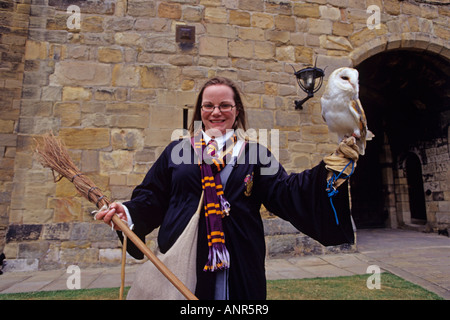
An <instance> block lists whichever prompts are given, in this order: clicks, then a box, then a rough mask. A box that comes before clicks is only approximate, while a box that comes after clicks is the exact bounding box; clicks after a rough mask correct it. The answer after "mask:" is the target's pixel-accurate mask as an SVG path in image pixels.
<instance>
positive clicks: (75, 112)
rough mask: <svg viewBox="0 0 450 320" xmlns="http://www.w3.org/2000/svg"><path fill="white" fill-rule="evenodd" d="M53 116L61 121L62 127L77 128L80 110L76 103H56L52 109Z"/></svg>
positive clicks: (79, 120)
mask: <svg viewBox="0 0 450 320" xmlns="http://www.w3.org/2000/svg"><path fill="white" fill-rule="evenodd" d="M53 115H54V116H56V117H59V118H60V119H61V126H62V127H73V126H79V125H80V122H81V110H80V105H79V104H78V103H58V104H56V105H55V107H54V112H53Z"/></svg>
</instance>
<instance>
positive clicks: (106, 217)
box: [95, 202, 128, 230]
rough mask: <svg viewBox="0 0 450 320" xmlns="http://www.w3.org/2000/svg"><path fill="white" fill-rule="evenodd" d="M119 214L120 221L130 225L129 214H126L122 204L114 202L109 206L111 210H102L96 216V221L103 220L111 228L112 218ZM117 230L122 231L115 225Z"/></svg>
mask: <svg viewBox="0 0 450 320" xmlns="http://www.w3.org/2000/svg"><path fill="white" fill-rule="evenodd" d="M115 214H117V215H118V216H119V218H120V220H123V221H125V223H128V219H127V214H126V213H125V209H124V207H123V205H122V204H121V203H118V202H113V203H111V204H110V205H109V208H108V209H106V210H102V211H99V212H97V214H96V215H95V219H96V220H103V222H104V223H106V224H107V225H109V226H112V225H113V224H112V217H113V216H114V215H115ZM114 229H115V230H120V229H119V228H118V227H117V226H116V225H114Z"/></svg>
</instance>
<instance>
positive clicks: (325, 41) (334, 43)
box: [319, 35, 353, 51]
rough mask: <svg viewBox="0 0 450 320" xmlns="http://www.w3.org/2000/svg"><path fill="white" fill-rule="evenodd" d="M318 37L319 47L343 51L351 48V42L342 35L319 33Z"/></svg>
mask: <svg viewBox="0 0 450 320" xmlns="http://www.w3.org/2000/svg"><path fill="white" fill-rule="evenodd" d="M319 39H320V47H321V48H325V49H330V50H344V51H351V50H353V46H352V44H351V43H350V42H349V41H348V40H347V38H344V37H336V36H331V35H321V36H320V37H319Z"/></svg>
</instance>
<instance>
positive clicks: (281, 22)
mask: <svg viewBox="0 0 450 320" xmlns="http://www.w3.org/2000/svg"><path fill="white" fill-rule="evenodd" d="M275 28H276V29H278V30H286V31H291V32H293V31H295V18H293V17H290V16H284V15H277V16H275Z"/></svg>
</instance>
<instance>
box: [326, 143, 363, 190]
mask: <svg viewBox="0 0 450 320" xmlns="http://www.w3.org/2000/svg"><path fill="white" fill-rule="evenodd" d="M358 158H359V147H358V146H357V145H356V139H355V137H348V138H345V139H344V140H342V141H341V143H339V145H338V148H337V149H336V151H335V152H334V153H332V154H331V155H328V156H326V157H324V158H323V161H324V162H325V168H327V169H328V170H329V172H328V175H327V182H328V181H330V179H331V178H332V176H333V175H334V174H337V175H338V174H339V173H340V172H341V171H343V170H344V168H345V170H344V171H343V173H342V176H343V177H342V178H341V177H340V178H339V179H338V180H337V181H336V182H335V185H334V187H335V188H338V187H339V186H340V185H341V184H342V183H344V181H345V179H346V178H347V176H348V175H349V174H350V173H351V172H352V170H354V169H355V168H356V162H357V161H358ZM350 160H353V161H354V163H353V165H352V164H349V162H350ZM346 166H347V167H346Z"/></svg>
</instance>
